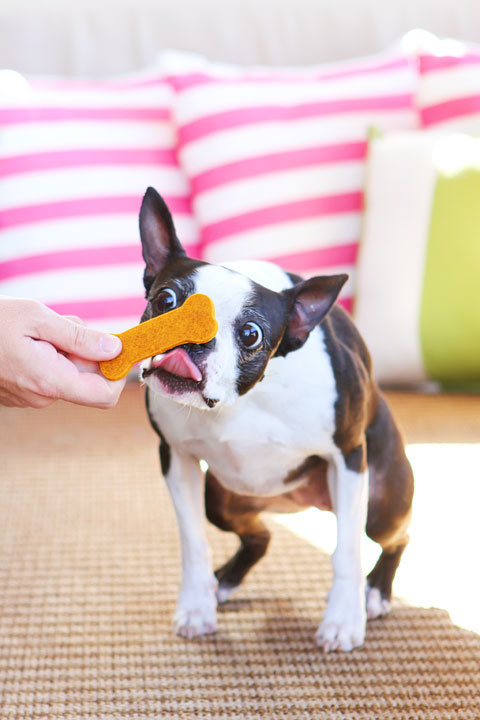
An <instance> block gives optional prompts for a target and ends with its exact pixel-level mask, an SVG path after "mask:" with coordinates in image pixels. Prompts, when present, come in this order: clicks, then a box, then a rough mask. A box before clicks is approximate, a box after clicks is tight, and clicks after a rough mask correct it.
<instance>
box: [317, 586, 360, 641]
mask: <svg viewBox="0 0 480 720" xmlns="http://www.w3.org/2000/svg"><path fill="white" fill-rule="evenodd" d="M361 595H362V593H359V592H358V585H356V586H355V587H354V588H352V586H351V584H350V583H342V582H337V583H334V586H333V587H332V591H331V592H330V596H329V602H328V606H327V609H326V611H325V615H324V617H323V621H322V623H321V624H320V627H319V628H318V630H317V632H316V635H315V640H316V643H317V645H318V646H319V647H320V648H322V649H323V650H324V651H325V652H332V651H333V650H343V651H345V652H349V651H350V650H353V648H356V647H359V646H360V645H363V642H364V640H365V625H366V613H365V603H364V599H363V598H362V597H361Z"/></svg>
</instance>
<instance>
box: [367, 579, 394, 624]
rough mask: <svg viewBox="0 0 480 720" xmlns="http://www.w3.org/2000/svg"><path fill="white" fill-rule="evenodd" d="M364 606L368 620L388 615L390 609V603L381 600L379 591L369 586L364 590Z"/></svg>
mask: <svg viewBox="0 0 480 720" xmlns="http://www.w3.org/2000/svg"><path fill="white" fill-rule="evenodd" d="M366 605H367V618H368V620H374V619H375V618H378V617H383V616H384V615H388V613H389V612H390V610H391V608H392V606H391V604H390V601H389V600H386V599H385V598H382V594H381V592H380V590H379V589H378V588H376V587H370V586H369V585H367V589H366Z"/></svg>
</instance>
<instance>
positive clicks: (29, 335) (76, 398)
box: [0, 295, 125, 408]
mask: <svg viewBox="0 0 480 720" xmlns="http://www.w3.org/2000/svg"><path fill="white" fill-rule="evenodd" d="M121 347H122V344H121V342H120V340H119V339H118V338H116V337H115V336H114V335H108V334H107V333H101V332H98V331H96V330H92V329H91V328H88V327H85V326H84V325H83V324H81V321H79V320H77V319H72V318H67V317H63V316H62V315H58V314H57V313H55V312H53V310H50V309H49V308H47V307H45V306H44V305H42V304H41V303H39V302H36V301H35V300H28V299H23V298H11V297H6V296H1V295H0V404H2V405H8V406H10V407H34V408H42V407H46V406H47V405H50V404H51V403H52V402H54V401H55V400H59V399H61V400H67V401H69V402H73V403H76V404H78V405H89V406H91V407H97V408H110V407H113V406H114V405H115V404H116V402H117V400H118V398H119V397H120V393H121V392H122V390H123V388H124V386H125V379H123V380H118V381H116V382H111V381H109V380H106V379H105V378H104V377H103V375H102V374H101V373H100V370H99V366H98V361H100V360H109V359H111V358H114V357H116V356H117V355H118V354H119V353H120V351H121Z"/></svg>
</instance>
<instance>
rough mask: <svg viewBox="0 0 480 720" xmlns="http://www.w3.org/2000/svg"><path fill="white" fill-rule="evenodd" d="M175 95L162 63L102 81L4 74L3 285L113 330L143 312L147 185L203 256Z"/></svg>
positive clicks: (0, 108)
mask: <svg viewBox="0 0 480 720" xmlns="http://www.w3.org/2000/svg"><path fill="white" fill-rule="evenodd" d="M172 99H173V92H172V89H171V86H170V85H169V84H168V83H166V82H165V80H164V79H163V76H162V75H161V74H159V73H158V72H155V73H150V72H147V73H142V74H141V75H139V76H135V77H133V78H132V77H130V78H125V79H122V80H120V79H118V80H108V81H100V82H83V81H74V80H69V79H40V78H38V79H25V78H23V77H21V76H20V75H18V74H16V73H12V72H8V71H4V72H1V73H0V293H2V294H5V295H14V296H28V297H34V298H36V299H38V300H41V301H42V302H44V303H46V304H47V305H49V306H50V307H52V308H53V309H54V310H56V311H58V312H60V313H62V314H75V315H79V316H80V317H82V318H83V319H84V320H86V321H87V322H88V323H89V324H91V325H92V326H95V327H101V328H103V329H105V330H109V331H112V332H119V331H121V330H124V329H125V328H126V327H128V326H131V325H133V324H135V323H136V322H138V319H139V316H140V314H141V312H142V310H143V308H144V305H145V302H144V299H143V297H144V290H143V287H142V274H143V266H144V264H143V261H142V257H141V247H140V241H139V233H138V211H139V208H140V204H141V200H142V196H143V193H144V192H145V189H146V188H147V186H148V185H154V186H155V187H156V188H157V189H158V191H159V192H160V193H162V195H163V196H164V197H165V199H166V201H167V202H168V204H169V206H170V208H171V209H172V211H173V214H174V216H175V221H176V224H177V228H178V232H179V235H180V237H181V238H182V240H183V242H184V243H185V245H186V247H187V249H188V250H189V252H190V253H191V254H193V255H197V254H198V246H197V230H196V225H195V222H194V220H193V217H192V214H191V210H190V197H189V189H188V183H187V181H186V179H185V176H184V174H183V173H182V171H181V170H180V168H179V166H178V164H177V161H176V155H175V143H176V135H175V129H174V127H173V125H172V122H171V109H172Z"/></svg>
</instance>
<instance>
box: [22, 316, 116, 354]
mask: <svg viewBox="0 0 480 720" xmlns="http://www.w3.org/2000/svg"><path fill="white" fill-rule="evenodd" d="M37 331H38V337H37V338H36V339H38V340H45V341H46V342H49V343H51V344H52V345H54V346H55V347H56V348H57V350H63V351H64V352H67V353H71V354H72V355H76V356H77V357H81V358H84V359H85V360H108V359H111V358H114V357H116V356H117V355H118V354H119V353H120V351H121V349H122V342H121V340H120V338H118V337H116V336H115V335H109V334H108V333H103V332H99V331H98V330H92V329H91V328H89V327H86V326H85V325H81V324H79V323H78V322H74V321H73V320H70V319H69V318H66V317H62V315H57V313H55V312H52V311H51V312H49V313H46V314H45V315H44V317H43V318H42V321H41V322H40V323H39V326H38V327H37Z"/></svg>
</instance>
